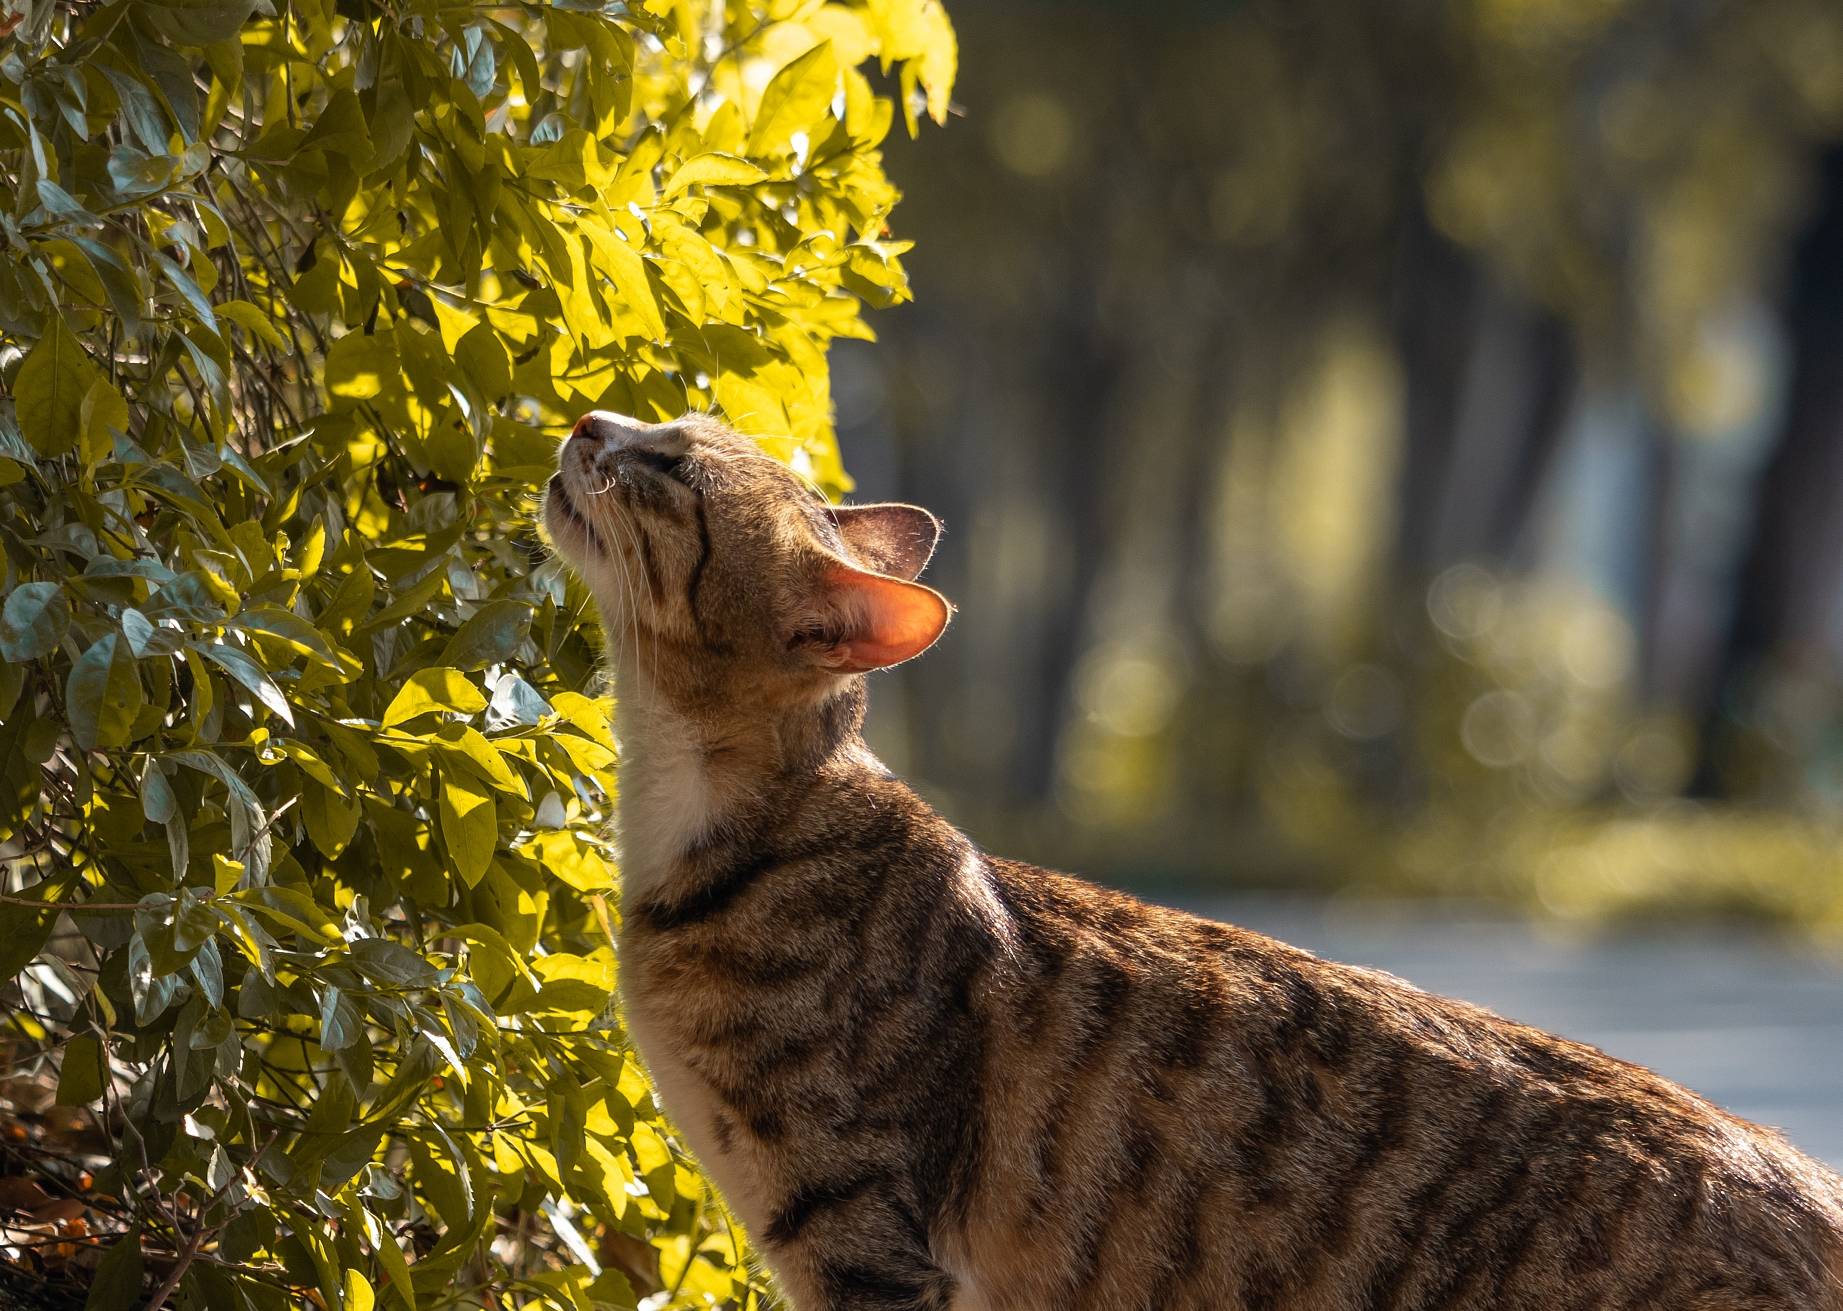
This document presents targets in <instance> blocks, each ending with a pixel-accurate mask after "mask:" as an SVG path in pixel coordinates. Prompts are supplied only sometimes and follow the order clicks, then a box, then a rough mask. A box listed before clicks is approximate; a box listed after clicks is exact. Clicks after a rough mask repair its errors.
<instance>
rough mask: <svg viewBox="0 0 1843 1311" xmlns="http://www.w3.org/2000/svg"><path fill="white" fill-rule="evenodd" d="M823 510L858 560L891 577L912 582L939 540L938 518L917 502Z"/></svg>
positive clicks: (846, 506)
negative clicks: (836, 526) (916, 503)
mask: <svg viewBox="0 0 1843 1311" xmlns="http://www.w3.org/2000/svg"><path fill="white" fill-rule="evenodd" d="M826 513H827V514H829V515H831V516H832V522H833V523H835V524H837V525H838V531H839V533H840V534H841V535H842V536H843V537H844V539H845V545H846V546H848V547H850V548H851V554H852V555H853V556H855V557H856V558H857V560H858V562H859V563H860V564H862V565H864V566H865V567H866V568H868V569H871V570H874V571H875V572H877V573H880V574H888V575H890V576H891V577H892V578H906V579H908V580H909V581H910V582H914V581H915V579H916V578H917V577H918V576H919V575H920V574H921V571H922V570H923V568H925V567H926V566H927V563H928V557H929V556H931V555H933V554H934V544H935V543H936V542H938V541H940V540H941V521H940V520H939V519H936V518H935V517H934V516H933V515H931V514H929V513H928V512H927V511H926V510H924V509H922V508H921V506H919V505H898V504H896V503H895V502H893V501H892V502H886V503H884V504H880V505H833V506H828V507H827V508H826Z"/></svg>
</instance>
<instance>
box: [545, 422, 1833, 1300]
mask: <svg viewBox="0 0 1843 1311" xmlns="http://www.w3.org/2000/svg"><path fill="white" fill-rule="evenodd" d="M546 520H547V522H548V524H549V527H550V530H551V533H552V535H553V537H554V539H555V541H556V542H557V544H558V546H559V548H560V550H561V551H562V552H563V553H564V555H565V556H566V558H568V559H569V560H570V561H571V562H572V563H573V564H574V565H575V566H576V567H577V568H578V569H579V570H580V571H581V572H582V574H583V576H584V577H585V578H586V579H587V581H588V583H589V584H590V586H591V589H592V590H593V592H594V594H595V596H596V598H597V600H598V603H599V604H600V606H601V608H602V613H603V618H604V621H605V625H606V628H607V630H608V634H609V652H610V657H609V658H610V661H611V664H612V667H613V673H614V677H615V680H616V688H617V692H618V694H619V700H620V706H621V709H620V713H619V718H618V723H617V727H618V731H619V736H620V739H621V746H622V750H623V764H622V787H623V795H622V798H621V820H620V823H621V841H622V846H623V854H624V864H623V880H624V892H623V902H624V904H623V914H624V922H623V928H622V940H621V972H622V994H623V999H624V1005H625V1007H626V1011H627V1015H628V1019H629V1023H630V1027H631V1030H632V1033H633V1035H634V1037H635V1040H636V1042H637V1043H638V1045H639V1048H640V1051H641V1053H642V1055H643V1056H644V1058H645V1059H646V1061H647V1064H648V1066H649V1068H650V1069H651V1071H652V1073H653V1076H654V1078H655V1080H656V1082H657V1084H658V1087H659V1090H660V1093H661V1096H662V1097H663V1099H664V1102H665V1105H666V1106H667V1107H668V1109H669V1110H670V1111H671V1112H672V1114H673V1115H674V1117H675V1118H676V1119H677V1120H678V1122H679V1124H680V1126H681V1127H682V1129H683V1132H684V1133H685V1135H686V1136H687V1138H688V1140H689V1141H690V1142H691V1144H692V1145H693V1147H694V1148H695V1149H696V1151H697V1152H698V1154H699V1156H700V1158H701V1160H702V1161H703V1162H704V1164H705V1165H706V1167H707V1168H708V1169H709V1170H710V1172H711V1174H712V1176H713V1177H714V1178H715V1179H716V1180H717V1182H718V1184H719V1186H720V1187H721V1188H722V1189H723V1191H724V1193H725V1195H726V1197H727V1198H728V1200H729V1201H730V1203H731V1204H732V1206H733V1208H734V1209H735V1210H736V1212H737V1214H738V1215H739V1216H740V1218H741V1219H742V1220H743V1221H744V1223H745V1224H746V1225H747V1226H748V1228H749V1231H750V1233H751V1234H752V1235H753V1236H754V1238H755V1240H756V1242H757V1243H758V1244H759V1246H760V1247H761V1250H762V1251H763V1252H764V1253H765V1254H766V1255H767V1258H768V1260H769V1262H770V1263H771V1264H772V1266H773V1268H774V1270H775V1272H776V1274H777V1276H778V1278H779V1280H780V1282H781V1285H782V1287H783V1288H784V1290H785V1292H786V1294H787V1296H788V1299H789V1300H790V1301H791V1303H792V1305H793V1307H795V1308H796V1309H797V1311H846V1309H847V1308H850V1309H854V1311H855V1309H858V1308H864V1309H870V1308H879V1309H884V1311H945V1309H947V1308H953V1309H954V1311H1177V1309H1180V1308H1196V1309H1198V1311H1202V1309H1203V1308H1209V1309H1210V1311H1218V1309H1221V1311H1230V1309H1235V1308H1240V1309H1243V1311H1281V1309H1282V1308H1287V1309H1298V1311H1307V1309H1310V1311H1437V1309H1441V1308H1528V1309H1529V1311H1537V1309H1539V1308H1540V1309H1541V1311H1550V1309H1552V1308H1553V1309H1558V1311H1559V1309H1563V1308H1608V1309H1609V1311H1610V1309H1613V1308H1632V1309H1633V1311H1637V1309H1638V1308H1660V1309H1664V1308H1667V1309H1670V1311H1769V1309H1770V1311H1791V1309H1792V1308H1838V1309H1843V1284H1840V1282H1839V1254H1840V1253H1843V1181H1839V1180H1838V1179H1837V1177H1836V1176H1834V1175H1832V1174H1830V1173H1829V1172H1828V1171H1826V1170H1824V1169H1823V1168H1822V1167H1820V1166H1818V1165H1816V1164H1815V1163H1813V1162H1811V1161H1810V1160H1808V1159H1806V1158H1805V1157H1803V1156H1801V1155H1800V1154H1799V1153H1797V1152H1796V1151H1794V1150H1793V1149H1792V1148H1791V1147H1789V1146H1788V1145H1786V1144H1785V1143H1784V1142H1783V1141H1782V1140H1781V1139H1780V1138H1779V1137H1778V1136H1776V1135H1775V1134H1773V1133H1771V1132H1769V1131H1767V1130H1764V1129H1761V1128H1758V1127H1756V1126H1754V1125H1751V1124H1748V1123H1746V1122H1744V1121H1741V1120H1738V1119H1736V1118H1734V1117H1732V1116H1729V1115H1727V1114H1725V1113H1724V1112H1722V1111H1720V1110H1718V1109H1716V1108H1715V1107H1713V1106H1711V1105H1709V1104H1708V1103H1707V1102H1705V1101H1703V1100H1701V1099H1700V1098H1698V1097H1696V1096H1695V1095H1694V1094H1692V1093H1690V1092H1688V1091H1686V1090H1684V1089H1682V1088H1679V1087H1677V1086H1676V1085H1674V1084H1671V1083H1669V1082H1668V1081H1666V1080H1664V1079H1662V1078H1659V1077H1658V1076H1656V1075H1654V1074H1652V1073H1650V1072H1649V1071H1646V1070H1643V1069H1640V1068H1638V1067H1636V1066H1632V1065H1627V1064H1625V1063H1623V1062H1620V1061H1616V1060H1614V1059H1612V1058H1610V1057H1608V1056H1605V1055H1603V1054H1602V1053H1600V1052H1598V1051H1595V1050H1593V1049H1591V1048H1587V1047H1583V1046H1580V1045H1578V1044H1575V1043H1571V1042H1567V1041H1565V1040H1563V1039H1559V1038H1555V1037H1552V1036H1550V1035H1548V1034H1545V1033H1541V1032H1539V1031H1537V1030H1534V1029H1529V1028H1525V1027H1523V1026H1521V1025H1517V1024H1514V1023H1511V1022H1509V1021H1506V1020H1503V1019H1500V1018H1498V1017H1497V1016H1494V1015H1491V1014H1489V1013H1487V1012H1485V1011H1482V1010H1479V1009H1477V1008H1475V1007H1471V1006H1468V1005H1465V1004H1463V1003H1460V1002H1455V1001H1449V1000H1446V999H1443V998H1439V997H1434V996H1430V995H1429V994H1427V993H1423V992H1420V991H1417V990H1416V989H1414V988H1411V987H1409V986H1408V985H1406V984H1405V983H1402V982H1401V981H1399V980H1397V979H1394V978H1391V977H1389V976H1387V975H1383V974H1379V973H1376V972H1373V971H1369V970H1362V969H1355V968H1351V967H1349V966H1344V965H1338V964H1334V963H1331V962H1327V961H1321V960H1318V959H1316V958H1315V957H1313V956H1311V955H1308V954H1307V953H1305V952H1301V951H1297V950H1294V949H1292V948H1290V947H1287V946H1284V945H1282V944H1280V943H1278V942H1274V941H1272V940H1270V939H1267V938H1264V937H1261V936H1260V935H1258V934H1254V933H1249V932H1246V931H1243V930H1240V929H1236V928H1232V927H1229V926H1226V925H1221V924H1215V923H1211V922H1209V921H1206V920H1203V919H1199V918H1196V917H1193V916H1190V915H1185V914H1182V913H1179V912H1176V911H1170V910H1163V909H1158V908H1155V907H1151V906H1147V905H1145V904H1142V903H1140V902H1138V901H1135V900H1133V899H1131V898H1129V897H1126V896H1122V895H1119V894H1117V893H1112V892H1107V891H1104V890H1101V889H1099V888H1096V887H1093V886H1090V885H1088V884H1086V883H1082V882H1080V881H1078V880H1075V879H1072V878H1068V877H1065V876H1063V875H1059V874H1053V873H1049V872H1046V871H1044V870H1040V869H1035V868H1032V867H1030V866H1027V865H1022V864H1018V863H1016V862H1012V861H1006V860H1000V859H996V858H991V857H987V856H985V855H984V854H982V853H981V852H979V851H978V850H976V849H975V848H974V846H973V845H972V844H971V843H970V842H968V841H967V839H966V838H965V837H963V836H962V835H961V834H959V833H958V832H956V831H955V830H954V829H953V827H952V826H951V825H949V824H948V823H947V822H946V821H945V820H943V819H941V818H940V817H939V816H938V815H936V814H935V813H934V812H933V811H932V810H930V809H929V808H928V807H927V806H926V805H925V804H923V803H922V802H921V801H920V800H919V799H918V798H917V797H916V796H915V794H914V793H913V792H912V791H910V790H909V788H907V787H906V786H905V785H904V784H903V783H901V782H900V781H899V780H897V779H895V778H893V777H892V776H891V775H890V774H889V773H888V771H886V770H885V769H883V767H882V766H881V765H879V764H878V763H877V761H876V760H875V759H874V757H872V756H871V755H870V753H869V752H868V751H867V750H866V749H865V748H864V745H863V743H862V740H861V738H860V736H859V727H860V725H861V723H862V719H863V713H864V680H863V678H862V677H861V676H860V675H859V674H856V673H852V672H841V670H845V669H850V668H855V667H861V666H862V665H863V663H864V661H865V660H866V659H871V660H872V661H873V662H874V661H875V660H881V659H883V658H884V656H890V657H892V658H899V657H900V656H901V655H903V654H905V653H907V652H908V651H909V650H910V648H912V647H914V646H915V644H916V642H917V641H919V640H921V638H926V637H929V636H931V635H932V632H938V627H939V624H940V623H942V622H944V621H945V617H946V610H945V607H944V605H942V606H941V607H940V609H939V610H938V612H937V611H934V610H930V609H929V603H928V602H927V601H926V598H923V597H921V596H920V595H919V589H918V592H915V593H911V592H907V591H902V590H900V589H901V588H907V587H912V586H914V585H913V584H912V582H911V581H910V580H912V578H913V576H914V574H915V573H916V572H918V571H919V570H920V568H921V566H922V564H923V563H925V561H926V557H927V554H928V550H929V549H930V548H931V547H932V543H933V537H934V528H933V526H932V520H929V519H927V518H926V516H925V515H923V514H922V512H920V511H915V510H910V509H906V508H903V507H884V508H880V509H877V510H874V511H865V512H860V513H855V514H854V513H853V512H849V511H846V512H835V511H828V510H827V508H826V507H825V506H824V505H823V503H822V502H821V501H819V500H818V498H816V497H814V496H812V495H811V494H810V493H808V492H807V491H806V490H805V489H804V488H802V487H801V486H800V484H799V483H798V481H797V480H796V479H795V478H794V477H793V476H792V475H791V474H789V473H788V472H787V471H785V470H784V469H782V468H781V467H780V466H778V465H776V464H774V463H773V462H771V461H768V460H766V459H764V458H762V457H760V456H759V455H757V454H756V453H755V451H754V448H753V447H752V445H751V444H749V443H747V442H746V441H744V440H742V439H741V438H738V437H736V436H735V435H734V434H732V433H730V432H729V431H727V430H726V429H724V428H723V427H721V426H720V425H718V424H716V423H715V422H714V421H712V420H709V419H706V418H703V417H699V416H693V417H691V418H688V419H685V420H682V421H680V422H678V423H674V424H664V425H643V424H636V423H634V422H632V421H631V420H624V419H620V418H619V417H618V416H608V415H596V416H590V417H589V418H587V419H585V420H584V423H583V425H581V426H579V429H578V436H577V438H576V439H574V440H572V441H571V442H570V443H569V444H568V445H567V446H566V447H565V450H564V452H563V456H562V460H561V468H560V470H559V474H558V477H557V479H556V480H554V481H553V483H552V491H551V495H550V497H549V498H548V502H547V506H546ZM841 567H842V568H844V570H845V572H843V573H841V572H840V570H841ZM853 567H856V568H861V569H867V570H871V571H876V572H878V573H879V575H880V576H883V577H884V579H885V583H887V585H888V587H889V588H895V589H897V590H895V591H890V592H888V593H887V597H886V594H885V593H884V592H877V591H875V590H874V589H873V590H869V591H864V590H861V588H862V579H860V578H859V577H858V575H857V574H854V573H852V572H850V570H851V568H853ZM840 579H844V580H845V584H849V585H851V586H858V587H860V592H859V593H855V594H854V596H856V598H857V599H855V600H853V601H852V602H851V603H850V604H845V603H842V602H840V600H839V598H838V597H837V596H836V595H834V593H835V592H836V590H837V589H838V588H839V587H840V586H841V585H842V584H841V583H840ZM878 586H879V587H881V586H884V583H879V584H878ZM928 595H929V596H932V595H933V594H932V593H929V594H928ZM865 598H869V599H865ZM888 598H894V599H893V600H888ZM937 600H938V598H937ZM886 602H887V603H888V604H894V605H896V606H897V607H898V608H899V609H900V608H902V607H908V608H907V609H905V610H904V611H903V616H904V617H903V621H902V624H900V625H898V626H897V627H898V628H900V629H901V633H902V640H901V641H897V642H894V643H893V644H892V643H890V642H887V641H886V642H885V643H884V644H883V645H882V646H877V645H876V644H875V643H871V644H870V645H866V644H865V641H864V640H863V639H864V637H865V635H864V633H863V632H861V631H858V630H860V629H862V628H863V627H864V626H865V625H870V626H872V627H875V626H876V625H877V624H878V623H880V622H882V620H881V619H879V617H878V615H879V613H880V612H879V610H878V607H881V606H884V605H885V604H886ZM865 607H868V609H866V608H865ZM930 616H932V617H930ZM918 624H921V625H923V626H924V627H926V628H928V629H930V630H931V632H922V633H921V634H920V637H917V636H916V634H915V629H916V625H918ZM872 636H880V637H883V638H887V637H888V634H887V633H883V634H880V635H878V634H873V635H872ZM923 644H925V642H924V643H923ZM865 651H875V652H882V653H883V654H882V655H876V656H874V657H867V656H865V655H864V652H865ZM840 652H850V653H855V654H852V655H850V656H849V658H845V657H842V656H841V655H840Z"/></svg>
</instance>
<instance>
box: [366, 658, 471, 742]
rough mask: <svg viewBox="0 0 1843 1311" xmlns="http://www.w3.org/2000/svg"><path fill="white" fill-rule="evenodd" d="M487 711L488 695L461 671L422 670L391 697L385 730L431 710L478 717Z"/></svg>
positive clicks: (385, 715)
mask: <svg viewBox="0 0 1843 1311" xmlns="http://www.w3.org/2000/svg"><path fill="white" fill-rule="evenodd" d="M485 709H486V694H485V693H483V692H482V691H481V690H480V689H479V688H478V687H476V686H474V684H473V683H472V682H471V681H470V680H469V679H468V677H467V675H465V674H463V673H462V672H461V671H460V670H458V669H450V668H447V667H445V666H438V667H436V668H432V669H421V670H418V671H417V672H416V673H414V674H412V675H410V677H409V680H408V681H407V682H405V683H404V684H403V686H402V687H401V688H399V689H398V690H397V695H396V696H394V697H392V698H391V702H390V706H389V707H388V708H387V709H386V710H385V711H384V727H385V728H394V727H396V726H397V725H398V724H406V723H408V722H409V721H410V720H412V719H414V718H416V716H418V715H426V714H428V713H430V712H431V711H437V710H446V711H453V712H454V713H456V714H462V715H475V714H478V713H480V711H482V710H485Z"/></svg>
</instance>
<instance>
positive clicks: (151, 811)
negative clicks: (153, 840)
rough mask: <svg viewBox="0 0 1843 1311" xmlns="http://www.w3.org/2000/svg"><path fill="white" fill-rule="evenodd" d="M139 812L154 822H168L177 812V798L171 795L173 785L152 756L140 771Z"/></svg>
mask: <svg viewBox="0 0 1843 1311" xmlns="http://www.w3.org/2000/svg"><path fill="white" fill-rule="evenodd" d="M141 813H142V814H144V815H146V816H147V818H148V820H149V821H151V822H152V823H155V824H165V823H168V822H170V821H171V820H172V818H173V816H175V815H177V814H178V813H179V798H177V797H175V796H174V795H173V785H172V784H171V783H169V782H168V781H167V778H166V774H165V772H164V771H162V770H161V768H160V766H159V765H157V764H155V763H154V761H153V760H152V758H149V760H148V762H147V768H146V769H144V770H143V771H142V772H141Z"/></svg>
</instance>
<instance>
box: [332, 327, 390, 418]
mask: <svg viewBox="0 0 1843 1311" xmlns="http://www.w3.org/2000/svg"><path fill="white" fill-rule="evenodd" d="M401 377H402V366H401V365H400V364H399V363H398V360H397V339H396V337H395V335H394V334H392V333H389V332H379V333H375V334H372V333H363V332H352V333H347V334H346V335H345V336H343V337H341V338H340V339H339V340H338V341H336V342H334V343H333V344H332V345H331V346H330V347H328V348H327V352H326V389H327V391H328V392H330V393H332V395H333V397H334V398H335V400H343V401H366V400H371V399H373V398H374V397H377V396H380V395H382V394H383V392H384V389H385V388H386V387H388V386H392V385H394V384H396V383H397V382H398V379H400V378H401Z"/></svg>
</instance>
